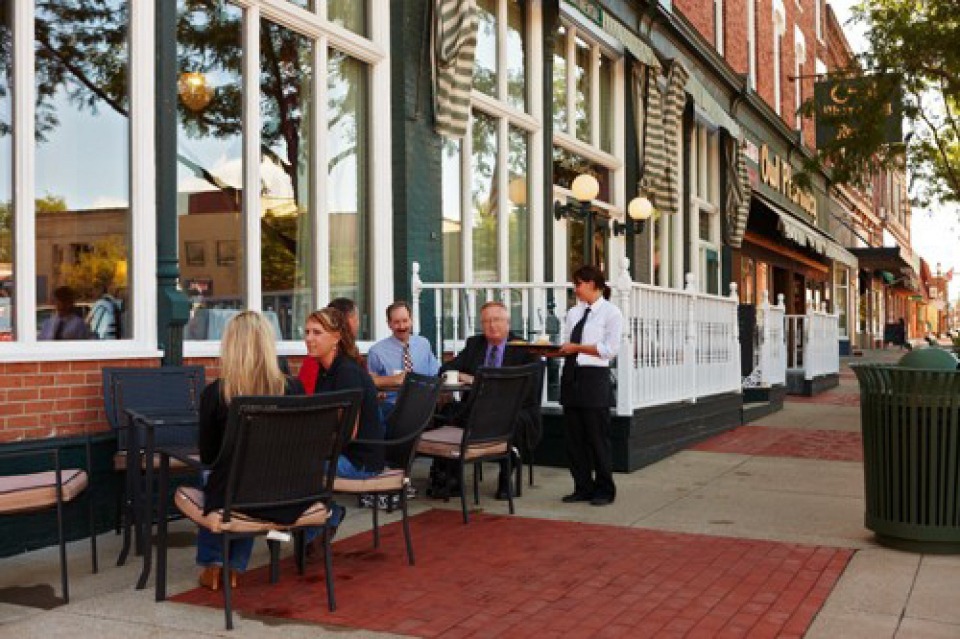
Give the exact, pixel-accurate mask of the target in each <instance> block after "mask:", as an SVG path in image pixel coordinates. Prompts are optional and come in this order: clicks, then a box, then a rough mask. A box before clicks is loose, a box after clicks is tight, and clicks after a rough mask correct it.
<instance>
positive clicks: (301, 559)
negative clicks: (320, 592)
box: [293, 529, 307, 577]
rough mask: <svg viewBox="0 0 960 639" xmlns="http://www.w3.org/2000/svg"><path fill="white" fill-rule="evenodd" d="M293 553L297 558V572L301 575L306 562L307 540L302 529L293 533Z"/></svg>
mask: <svg viewBox="0 0 960 639" xmlns="http://www.w3.org/2000/svg"><path fill="white" fill-rule="evenodd" d="M293 554H294V556H295V557H296V559H297V574H298V575H300V576H301V577H302V576H303V573H304V570H305V568H306V563H307V541H306V537H305V536H304V533H303V530H302V529H301V530H297V531H296V532H295V533H294V537H293Z"/></svg>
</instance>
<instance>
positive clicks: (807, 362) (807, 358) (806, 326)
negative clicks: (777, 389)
mask: <svg viewBox="0 0 960 639" xmlns="http://www.w3.org/2000/svg"><path fill="white" fill-rule="evenodd" d="M815 313H816V311H815V310H814V306H813V303H812V302H810V301H809V300H808V301H807V308H806V313H805V314H804V318H803V377H804V379H813V369H814V367H815V366H816V354H815V353H816V348H815V345H814V343H813V336H814V330H813V322H814V321H815V320H816V316H815Z"/></svg>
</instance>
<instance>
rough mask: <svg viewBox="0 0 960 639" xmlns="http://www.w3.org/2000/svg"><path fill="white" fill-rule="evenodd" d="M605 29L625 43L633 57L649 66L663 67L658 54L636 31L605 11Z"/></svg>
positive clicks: (603, 22)
mask: <svg viewBox="0 0 960 639" xmlns="http://www.w3.org/2000/svg"><path fill="white" fill-rule="evenodd" d="M601 22H602V27H603V30H604V31H606V32H607V33H608V34H610V35H611V36H613V37H614V38H616V39H617V40H619V41H620V42H622V43H623V46H624V47H626V49H627V51H629V52H630V53H631V54H632V55H633V57H635V58H636V59H637V60H639V61H640V62H642V63H643V64H645V65H646V66H648V67H653V68H654V69H659V68H660V67H661V65H660V60H659V59H658V58H657V54H656V53H654V52H653V49H651V48H650V47H649V46H647V43H646V42H644V41H643V40H641V39H640V38H639V37H637V35H636V34H635V33H633V32H632V31H630V30H629V29H627V28H626V27H625V26H623V25H622V24H620V23H619V22H618V21H617V20H616V19H615V18H611V17H610V14H609V13H606V12H604V14H603V17H602V18H601Z"/></svg>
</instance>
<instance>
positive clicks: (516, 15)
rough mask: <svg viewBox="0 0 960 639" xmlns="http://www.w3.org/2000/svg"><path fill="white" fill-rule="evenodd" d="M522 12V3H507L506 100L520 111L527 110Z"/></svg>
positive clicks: (525, 50)
mask: <svg viewBox="0 0 960 639" xmlns="http://www.w3.org/2000/svg"><path fill="white" fill-rule="evenodd" d="M523 14H524V11H523V5H522V4H520V3H519V2H508V3H507V41H506V49H507V51H506V53H507V55H506V67H507V68H506V73H507V102H509V103H510V106H512V107H514V108H516V109H519V110H520V111H526V110H527V44H526V43H527V39H526V35H525V22H524V19H523Z"/></svg>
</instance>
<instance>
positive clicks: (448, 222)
mask: <svg viewBox="0 0 960 639" xmlns="http://www.w3.org/2000/svg"><path fill="white" fill-rule="evenodd" d="M460 163H461V158H460V143H459V142H457V141H456V140H451V139H449V138H444V139H443V156H442V171H443V193H442V206H443V281H445V282H461V281H463V266H462V259H463V258H462V255H463V250H462V247H463V220H462V216H461V215H460V197H461V196H460V194H461V192H462V187H461V177H460V176H461V173H460V171H461V165H460Z"/></svg>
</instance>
